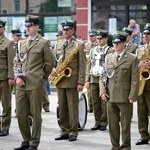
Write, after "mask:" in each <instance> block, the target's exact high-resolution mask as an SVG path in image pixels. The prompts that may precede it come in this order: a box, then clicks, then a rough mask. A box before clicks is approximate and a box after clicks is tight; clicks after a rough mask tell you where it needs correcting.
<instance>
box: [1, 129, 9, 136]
mask: <svg viewBox="0 0 150 150" xmlns="http://www.w3.org/2000/svg"><path fill="white" fill-rule="evenodd" d="M7 135H9V131H7V130H2V131H1V132H0V136H7Z"/></svg>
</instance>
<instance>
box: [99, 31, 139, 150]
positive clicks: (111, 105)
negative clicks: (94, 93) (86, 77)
mask: <svg viewBox="0 0 150 150" xmlns="http://www.w3.org/2000/svg"><path fill="white" fill-rule="evenodd" d="M126 36H127V35H126V34H125V33H124V32H121V31H118V32H117V33H116V34H114V35H113V41H112V42H113V47H114V49H115V52H114V53H111V54H108V55H107V56H106V60H105V70H106V75H107V77H108V93H109V95H108V94H106V90H105V88H104V86H103V84H102V82H101V85H100V94H101V97H102V99H103V100H105V99H106V98H107V97H109V101H108V104H107V107H108V125H109V134H110V140H111V144H112V148H111V150H121V149H122V150H123V149H126V150H131V138H130V126H131V112H132V103H133V102H135V101H136V100H137V98H138V96H137V94H138V86H137V85H138V84H139V76H138V73H137V72H138V67H137V64H138V61H137V57H136V56H135V55H133V54H131V53H129V52H127V51H126V50H125V44H126ZM120 122H121V123H120ZM120 125H121V127H122V144H120V133H121V131H120Z"/></svg>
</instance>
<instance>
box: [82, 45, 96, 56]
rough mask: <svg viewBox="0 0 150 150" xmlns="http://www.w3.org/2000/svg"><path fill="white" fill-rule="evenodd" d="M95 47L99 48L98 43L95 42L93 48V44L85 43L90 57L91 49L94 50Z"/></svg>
mask: <svg viewBox="0 0 150 150" xmlns="http://www.w3.org/2000/svg"><path fill="white" fill-rule="evenodd" d="M95 46H98V44H97V42H94V43H93V46H92V43H91V42H87V43H85V53H86V55H88V54H89V53H90V50H91V48H93V47H95Z"/></svg>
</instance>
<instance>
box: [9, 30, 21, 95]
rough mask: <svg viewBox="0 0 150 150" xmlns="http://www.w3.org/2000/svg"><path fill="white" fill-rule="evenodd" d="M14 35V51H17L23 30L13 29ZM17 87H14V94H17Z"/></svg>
mask: <svg viewBox="0 0 150 150" xmlns="http://www.w3.org/2000/svg"><path fill="white" fill-rule="evenodd" d="M11 33H12V38H13V40H14V49H16V47H15V46H16V43H18V42H19V41H20V40H21V30H20V29H12V30H11ZM15 90H16V88H15V85H14V86H12V93H13V94H15Z"/></svg>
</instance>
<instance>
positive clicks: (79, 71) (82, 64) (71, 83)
mask: <svg viewBox="0 0 150 150" xmlns="http://www.w3.org/2000/svg"><path fill="white" fill-rule="evenodd" d="M72 41H75V42H77V43H78V47H77V49H78V50H77V53H76V54H74V56H73V58H72V59H71V60H70V61H69V63H68V64H66V67H69V68H70V69H71V70H72V73H71V76H70V77H69V78H67V77H63V78H62V79H61V80H60V81H59V82H58V83H57V88H76V87H77V84H82V85H84V83H85V70H86V69H85V68H86V57H85V52H84V48H85V45H84V42H83V41H81V40H78V39H74V38H73V39H72ZM64 43H65V40H62V41H61V43H60V44H61V46H59V47H58V49H56V56H57V59H58V60H59V61H58V62H57V65H56V66H57V67H60V65H61V63H62V59H61V58H62V56H63V55H64V51H63V45H64ZM74 49H75V43H74V42H70V43H69V44H68V45H67V47H66V48H65V58H66V57H67V56H68V55H69V54H70V53H71V52H72V51H73V50H74Z"/></svg>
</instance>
